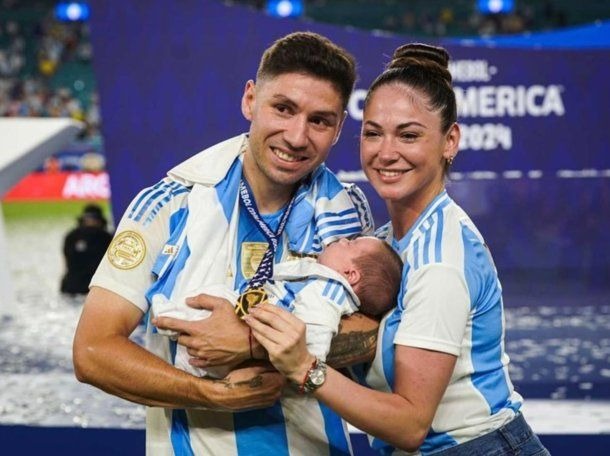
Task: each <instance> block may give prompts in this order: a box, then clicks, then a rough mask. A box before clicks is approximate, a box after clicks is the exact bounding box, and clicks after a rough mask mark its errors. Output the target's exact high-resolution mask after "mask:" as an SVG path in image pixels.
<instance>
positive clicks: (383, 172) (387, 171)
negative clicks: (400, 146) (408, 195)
mask: <svg viewBox="0 0 610 456" xmlns="http://www.w3.org/2000/svg"><path fill="white" fill-rule="evenodd" d="M409 171H410V170H406V171H394V170H390V169H378V170H377V172H378V173H379V174H381V175H382V176H383V177H398V176H401V175H403V174H405V173H407V172H409Z"/></svg>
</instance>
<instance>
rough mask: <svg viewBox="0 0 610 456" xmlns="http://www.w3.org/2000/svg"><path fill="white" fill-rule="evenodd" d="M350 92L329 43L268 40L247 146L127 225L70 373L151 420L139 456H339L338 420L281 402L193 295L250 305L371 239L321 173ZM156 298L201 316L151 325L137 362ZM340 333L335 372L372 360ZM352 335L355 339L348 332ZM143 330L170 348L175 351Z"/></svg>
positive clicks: (364, 344)
mask: <svg viewBox="0 0 610 456" xmlns="http://www.w3.org/2000/svg"><path fill="white" fill-rule="evenodd" d="M355 77H356V74H355V61H354V59H353V57H352V56H351V55H350V54H349V53H347V52H346V51H345V50H344V49H342V48H340V47H338V46H337V45H335V44H334V43H332V42H331V41H329V40H328V39H327V38H324V37H322V36H320V35H317V34H314V33H309V32H298V33H293V34H290V35H287V36H285V37H283V38H281V39H279V40H277V41H276V42H275V43H273V44H272V46H270V47H269V48H268V49H267V50H266V51H265V52H264V54H263V57H262V59H261V63H260V66H259V69H258V72H257V75H256V81H253V80H249V81H248V82H247V83H246V85H245V89H244V93H243V97H242V106H241V109H242V114H243V115H244V117H245V118H246V119H247V120H248V121H249V122H250V129H249V133H248V134H242V135H239V136H236V137H234V138H231V139H228V140H226V141H224V142H222V143H219V144H216V145H215V146H212V147H211V148H209V149H206V150H204V151H203V152H201V153H199V154H197V155H195V156H193V157H191V158H190V159H188V160H187V161H185V162H183V163H182V164H180V165H178V166H176V167H175V168H173V169H172V170H171V171H170V172H169V173H168V177H167V178H165V179H163V180H162V181H161V182H159V183H158V184H156V185H154V186H153V187H150V188H147V189H145V190H143V191H142V192H141V193H140V194H139V195H138V196H136V198H135V199H134V200H133V202H132V203H131V205H130V206H129V208H128V209H127V211H126V212H125V214H124V216H123V218H122V220H121V222H120V224H119V226H118V228H117V235H116V236H115V238H114V239H113V241H112V243H111V245H110V247H109V249H108V255H106V256H105V257H104V259H103V260H102V263H101V265H100V267H99V268H98V270H97V272H96V274H95V276H94V278H93V280H92V287H91V291H90V293H89V296H88V297H87V300H86V301H85V306H84V309H83V313H82V316H81V320H80V322H79V325H78V328H77V330H76V335H75V338H74V350H73V356H74V367H75V373H76V376H77V378H78V379H79V380H80V381H83V382H86V383H90V384H92V385H94V386H97V387H99V388H101V389H103V390H105V391H107V392H109V393H111V394H115V395H117V396H119V397H122V398H124V399H128V400H131V401H134V402H138V403H141V404H144V405H148V406H150V407H149V408H148V409H147V433H146V435H147V444H146V447H147V453H148V454H151V455H157V454H163V455H166V454H198V455H200V454H201V455H203V454H206V455H221V456H225V455H252V454H284V455H288V454H292V455H303V456H309V455H314V454H349V453H350V452H351V446H350V442H349V434H348V433H347V428H346V425H345V424H344V423H343V422H342V420H341V419H340V418H339V417H338V416H337V415H336V414H334V413H333V412H332V411H330V410H328V409H327V408H326V407H324V406H321V405H320V404H319V403H318V402H317V401H316V400H315V399H312V398H310V397H306V396H302V395H298V394H296V392H294V391H292V390H285V391H282V388H283V386H284V383H285V380H284V378H283V377H282V376H281V375H280V374H278V373H277V371H275V369H273V368H272V367H271V366H270V365H268V364H266V365H262V366H261V365H260V363H256V362H255V361H253V356H252V354H253V353H254V352H256V350H257V346H253V344H254V343H255V341H254V340H253V338H251V337H250V334H249V328H248V326H247V325H245V324H244V323H243V322H242V321H241V320H240V319H239V318H238V317H237V316H236V315H235V313H234V310H233V307H232V306H231V304H229V303H228V302H225V301H223V300H222V299H220V298H209V297H208V298H207V299H206V297H205V296H199V295H197V296H195V297H194V298H193V293H194V291H195V290H200V289H202V287H205V286H207V285H211V284H215V283H224V284H226V285H229V286H231V287H232V288H233V289H234V290H236V291H238V292H239V293H242V294H244V295H248V293H249V292H250V291H255V289H256V288H259V287H260V286H261V284H262V283H264V282H265V281H266V280H267V279H268V278H270V277H271V276H272V274H273V264H274V263H275V262H280V261H285V260H287V259H289V258H299V257H300V256H303V255H309V254H317V253H319V252H320V251H321V250H322V248H323V246H324V245H328V244H330V243H331V242H333V241H335V240H337V239H339V238H342V237H348V236H355V235H358V234H361V233H362V234H367V233H370V232H371V230H372V215H371V213H370V209H369V207H368V203H367V202H366V199H365V198H364V195H363V194H362V192H361V191H360V190H359V189H357V187H355V186H343V185H342V184H341V183H340V182H339V181H338V179H337V178H336V176H335V175H334V174H332V173H331V172H330V170H328V169H327V168H326V167H325V166H324V164H323V161H324V160H325V159H326V157H327V156H328V153H329V151H330V149H331V147H332V146H333V145H334V144H335V143H336V142H337V140H338V139H339V135H340V132H341V128H342V126H343V121H344V120H345V117H346V115H347V113H346V106H347V103H348V100H349V96H350V94H351V92H352V90H353V85H354V81H355ZM210 109H213V107H211V108H210ZM157 295H162V296H164V297H165V298H167V299H170V300H174V301H182V302H184V301H185V300H186V302H187V304H189V305H191V306H192V307H196V308H207V309H208V310H212V314H211V315H210V316H209V317H208V318H207V319H204V320H200V321H184V320H177V319H169V318H168V317H164V318H158V319H156V320H155V321H154V324H155V325H156V326H152V325H149V328H148V331H147V347H148V348H149V350H150V351H148V350H147V349H145V348H143V347H141V346H139V345H138V344H136V343H135V342H133V341H132V340H130V339H129V336H130V334H131V333H132V331H133V330H134V328H136V326H137V325H138V324H139V323H140V321H141V320H142V319H143V317H144V315H146V313H147V311H148V310H149V309H150V306H151V301H152V298H153V297H154V296H157ZM348 318H349V319H350V320H349V321H345V322H343V325H342V331H343V332H345V333H347V335H345V337H344V338H343V339H341V340H342V344H340V345H342V348H343V350H340V355H339V356H337V355H335V357H334V360H335V362H337V364H341V362H345V360H346V359H349V360H357V359H358V354H357V353H356V354H355V353H354V352H357V351H358V350H361V351H362V352H363V354H362V356H365V355H366V356H368V355H369V353H370V352H371V350H374V342H375V338H374V335H375V334H376V325H377V322H376V321H374V320H372V321H370V320H368V319H367V318H366V317H364V316H362V315H360V317H358V316H356V314H354V315H352V316H351V317H348ZM350 321H351V322H355V324H356V326H357V329H355V326H351V329H349V328H350V323H349V322H350ZM367 325H368V326H367ZM371 325H373V326H372V329H371ZM157 328H160V329H168V330H174V331H177V332H178V333H180V336H179V337H178V339H177V342H176V341H170V340H169V339H168V338H167V337H164V336H162V335H160V334H159V333H158V332H157ZM348 342H349V343H348ZM176 343H178V344H180V345H183V346H185V347H186V348H187V352H188V353H189V355H191V356H192V357H193V358H192V359H193V363H194V364H195V365H198V366H199V367H206V363H207V362H208V361H211V360H212V361H215V362H216V363H217V364H227V365H232V366H235V367H236V368H235V369H233V371H232V372H230V373H229V374H228V376H227V377H225V378H224V379H222V380H212V379H206V378H199V377H196V376H193V375H191V374H188V373H186V372H184V371H181V370H179V369H176V368H175V367H174V366H173V365H172V360H173V359H172V358H173V354H175V352H176ZM335 344H336V342H335ZM348 346H349V347H352V346H353V347H354V348H353V349H351V350H348V349H346V348H348ZM205 347H212V349H213V350H212V351H214V349H216V354H217V355H218V356H212V355H210V353H208V352H206V351H205V350H202V348H205ZM258 348H260V347H258ZM223 355H224V357H223ZM341 356H343V358H341ZM238 366H239V367H238ZM280 395H281V400H280V401H278V398H280ZM260 407H263V408H261V409H260V410H250V411H247V412H241V413H230V412H231V411H234V410H242V409H254V408H260Z"/></svg>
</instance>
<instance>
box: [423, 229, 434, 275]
mask: <svg viewBox="0 0 610 456" xmlns="http://www.w3.org/2000/svg"><path fill="white" fill-rule="evenodd" d="M431 236H432V230H431V229H430V228H428V229H427V230H426V232H425V233H424V258H423V262H422V266H425V265H426V264H429V263H430V254H429V250H430V237H431Z"/></svg>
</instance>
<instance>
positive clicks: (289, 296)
mask: <svg viewBox="0 0 610 456" xmlns="http://www.w3.org/2000/svg"><path fill="white" fill-rule="evenodd" d="M312 280H315V279H311V280H299V281H297V282H284V290H286V294H285V295H284V296H283V297H282V298H281V299H280V300H279V301H278V303H277V304H278V305H281V306H282V307H284V309H287V310H289V311H290V312H292V311H293V310H294V299H295V296H296V295H297V294H298V293H300V291H301V290H302V289H303V288H305V287H306V286H307V284H309V282H310V281H312Z"/></svg>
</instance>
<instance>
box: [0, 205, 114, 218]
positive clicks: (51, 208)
mask: <svg viewBox="0 0 610 456" xmlns="http://www.w3.org/2000/svg"><path fill="white" fill-rule="evenodd" d="M91 203H92V202H91V201H19V202H17V201H11V202H6V201H3V202H2V213H3V214H4V219H5V220H6V221H7V222H8V221H15V220H21V219H35V218H65V217H72V218H75V219H76V218H77V217H78V216H79V215H80V214H81V213H82V211H83V208H84V207H85V206H86V205H87V204H91ZM93 203H95V204H98V205H99V206H100V207H101V208H102V211H103V212H104V216H105V217H106V218H108V219H110V203H109V202H108V201H95V202H93Z"/></svg>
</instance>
